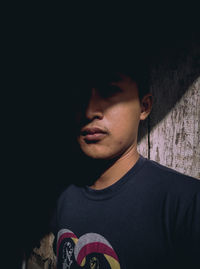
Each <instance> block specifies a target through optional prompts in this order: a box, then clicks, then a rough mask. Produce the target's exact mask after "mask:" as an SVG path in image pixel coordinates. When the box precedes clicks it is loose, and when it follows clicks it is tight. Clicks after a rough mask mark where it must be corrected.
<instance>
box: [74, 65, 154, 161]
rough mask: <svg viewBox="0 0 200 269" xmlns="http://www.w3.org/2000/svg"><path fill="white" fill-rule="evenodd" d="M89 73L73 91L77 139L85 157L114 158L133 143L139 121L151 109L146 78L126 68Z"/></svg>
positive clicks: (135, 138) (135, 143)
mask: <svg viewBox="0 0 200 269" xmlns="http://www.w3.org/2000/svg"><path fill="white" fill-rule="evenodd" d="M98 74H99V73H98ZM91 77H92V79H91V80H90V81H89V83H88V84H87V86H86V87H85V88H84V87H81V86H80V91H78V92H77V93H78V94H77V106H76V108H75V109H76V123H77V140H78V143H79V145H80V148H81V150H82V152H83V153H84V154H85V155H86V156H88V157H91V158H93V159H101V160H102V159H103V160H111V159H114V158H118V157H119V156H122V155H125V154H126V153H127V152H128V151H129V150H131V149H132V148H136V147H137V134H138V126H139V122H140V120H144V119H146V118H147V116H148V115H149V113H150V111H151V106H152V96H151V94H149V93H148V92H149V88H145V89H144V87H145V85H146V86H147V79H146V77H145V74H144V79H143V80H142V76H141V77H140V76H139V75H138V74H137V73H136V72H127V71H126V70H125V71H123V73H122V72H112V73H111V72H110V73H104V74H103V75H102V73H101V77H100V76H99V75H96V76H95V75H91ZM84 84H85V83H84ZM85 85H86V84H85Z"/></svg>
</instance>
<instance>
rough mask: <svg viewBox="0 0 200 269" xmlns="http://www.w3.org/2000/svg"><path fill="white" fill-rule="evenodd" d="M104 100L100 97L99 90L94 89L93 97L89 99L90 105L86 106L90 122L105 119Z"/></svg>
mask: <svg viewBox="0 0 200 269" xmlns="http://www.w3.org/2000/svg"><path fill="white" fill-rule="evenodd" d="M102 101H103V100H102V98H101V96H100V95H99V93H98V91H97V89H95V88H92V90H91V95H90V97H89V99H88V103H87V105H86V110H85V117H86V118H87V119H88V120H93V119H95V118H97V119H102V118H103V106H102Z"/></svg>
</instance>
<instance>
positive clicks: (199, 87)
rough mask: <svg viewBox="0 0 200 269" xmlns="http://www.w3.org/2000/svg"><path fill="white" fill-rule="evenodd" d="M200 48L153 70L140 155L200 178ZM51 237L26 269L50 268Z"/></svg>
mask: <svg viewBox="0 0 200 269" xmlns="http://www.w3.org/2000/svg"><path fill="white" fill-rule="evenodd" d="M199 52H200V51H199V47H197V46H192V47H190V49H189V50H187V51H184V52H183V53H180V54H177V55H174V54H173V57H171V58H170V57H168V56H167V57H164V58H163V59H162V60H159V61H158V62H156V64H155V65H154V66H153V68H152V82H151V90H152V93H153V95H154V106H153V110H152V113H151V115H150V117H149V118H148V119H147V120H146V121H144V122H142V123H141V126H140V130H139V145H138V150H139V152H140V153H141V154H142V155H143V156H145V157H148V158H150V159H152V160H155V161H157V162H159V163H161V164H163V165H166V166H168V167H171V168H174V169H176V170H177V171H180V172H182V173H184V174H187V175H190V176H193V177H196V178H200V146H199V144H200V73H199V62H198V59H200V55H199ZM52 242H53V235H52V234H51V235H50V236H46V237H45V238H43V240H42V241H41V246H40V248H35V249H34V250H33V253H32V256H31V257H30V258H29V260H28V263H27V269H47V268H48V269H53V268H55V256H54V254H53V251H52Z"/></svg>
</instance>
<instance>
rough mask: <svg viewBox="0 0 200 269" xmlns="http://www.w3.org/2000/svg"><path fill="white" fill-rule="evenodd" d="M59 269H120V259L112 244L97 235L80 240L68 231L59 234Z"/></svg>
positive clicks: (82, 237) (61, 231) (88, 234)
mask: <svg viewBox="0 0 200 269" xmlns="http://www.w3.org/2000/svg"><path fill="white" fill-rule="evenodd" d="M57 268H58V269H69V268H70V269H75V268H82V269H100V268H105V269H120V264H119V259H118V257H117V254H116V253H115V251H114V249H113V248H112V246H111V245H110V243H109V242H108V241H107V240H106V239H105V238H104V237H103V236H101V235H99V234H97V233H87V234H84V235H82V236H81V237H80V238H77V236H76V235H75V234H74V233H73V232H72V231H70V230H68V229H61V230H60V231H59V232H58V234H57Z"/></svg>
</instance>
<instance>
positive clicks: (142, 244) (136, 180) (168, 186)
mask: <svg viewBox="0 0 200 269" xmlns="http://www.w3.org/2000/svg"><path fill="white" fill-rule="evenodd" d="M72 176H73V175H72ZM53 223H54V226H53V227H54V229H53V231H54V234H55V252H56V253H57V259H58V260H57V264H58V268H105V269H107V268H112V269H118V268H122V269H126V268H128V269H129V268H130V269H132V268H140V269H143V268H180V269H181V268H199V266H200V181H199V180H197V179H194V178H191V177H188V176H184V175H182V174H179V173H177V172H175V171H174V170H171V169H169V168H166V167H164V166H161V165H159V164H157V163H155V162H153V161H149V160H147V159H145V158H143V157H142V156H140V158H139V160H138V161H137V162H136V164H135V165H134V166H133V167H132V168H131V169H130V170H129V171H128V172H127V173H126V174H125V175H124V176H123V177H122V178H121V179H120V180H118V181H117V182H115V183H114V184H112V185H111V186H109V187H107V188H104V189H101V190H95V189H92V188H90V187H89V186H85V187H80V186H76V185H70V186H69V187H68V188H67V189H66V190H65V191H64V192H63V193H62V195H61V196H60V198H59V200H58V205H57V210H56V215H55V219H54V221H53ZM91 264H95V265H96V267H95V266H94V267H92V265H91ZM97 265H99V267H98V266H97Z"/></svg>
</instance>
